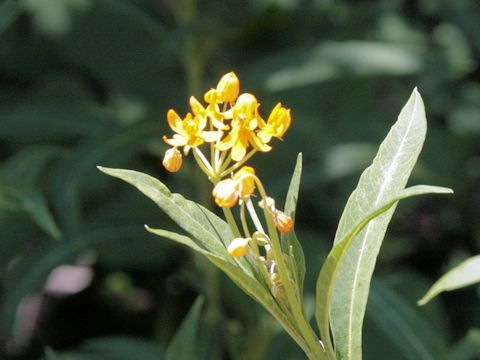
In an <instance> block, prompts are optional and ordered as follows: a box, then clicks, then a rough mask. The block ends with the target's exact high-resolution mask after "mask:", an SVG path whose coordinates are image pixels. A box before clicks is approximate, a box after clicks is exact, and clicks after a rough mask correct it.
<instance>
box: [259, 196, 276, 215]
mask: <svg viewBox="0 0 480 360" xmlns="http://www.w3.org/2000/svg"><path fill="white" fill-rule="evenodd" d="M258 206H260V207H261V208H262V209H265V210H267V211H268V212H269V213H271V214H274V213H275V211H276V209H275V200H273V199H272V198H271V197H269V196H267V198H266V199H265V200H262V201H260V202H259V203H258Z"/></svg>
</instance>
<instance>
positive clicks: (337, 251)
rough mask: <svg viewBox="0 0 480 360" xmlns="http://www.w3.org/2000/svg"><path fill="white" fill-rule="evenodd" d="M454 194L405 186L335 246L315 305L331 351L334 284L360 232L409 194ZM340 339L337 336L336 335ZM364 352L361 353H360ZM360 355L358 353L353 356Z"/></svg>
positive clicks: (422, 186) (318, 290) (323, 338)
mask: <svg viewBox="0 0 480 360" xmlns="http://www.w3.org/2000/svg"><path fill="white" fill-rule="evenodd" d="M431 193H435V194H451V193H452V190H450V189H447V188H443V187H438V186H428V185H417V186H412V187H410V188H407V189H403V190H401V191H400V192H398V193H397V194H396V195H395V196H393V197H392V198H390V199H389V200H386V201H384V202H382V203H381V204H380V205H377V207H376V208H374V209H372V210H371V212H370V213H368V214H366V215H365V217H364V218H363V219H360V220H359V221H358V222H357V223H356V224H355V225H354V226H353V227H352V229H351V230H350V232H349V233H347V234H346V235H345V236H344V238H343V239H341V240H340V241H338V242H337V243H336V244H334V246H333V249H332V250H331V251H330V253H329V254H328V257H327V260H325V263H324V264H323V266H322V270H321V271H320V275H319V277H318V281H317V299H316V305H315V309H316V310H315V317H316V319H317V324H318V327H319V328H320V334H321V336H322V340H323V341H324V343H325V347H326V349H327V352H329V353H330V354H332V355H333V353H334V349H333V345H332V343H331V341H330V335H329V332H330V316H331V314H330V310H331V305H332V303H333V301H334V300H333V299H332V295H334V289H335V288H334V286H335V285H336V280H337V277H338V275H339V271H341V270H342V263H343V261H344V258H346V257H347V256H348V252H349V251H351V249H352V248H353V246H354V244H355V241H356V239H357V236H358V235H359V234H361V233H362V231H364V230H365V229H366V228H367V227H368V226H369V225H370V224H371V223H372V221H375V220H377V219H379V218H381V217H382V216H383V215H384V214H386V213H388V211H390V209H392V208H393V207H394V206H395V205H396V204H397V202H398V201H400V200H402V199H406V198H408V197H412V196H417V195H424V194H431ZM335 340H336V338H335ZM336 345H337V343H336ZM360 356H361V354H360ZM352 358H354V359H356V358H355V357H352Z"/></svg>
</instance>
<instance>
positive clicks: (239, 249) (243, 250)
mask: <svg viewBox="0 0 480 360" xmlns="http://www.w3.org/2000/svg"><path fill="white" fill-rule="evenodd" d="M250 240H251V239H250V238H235V239H233V241H232V242H231V243H230V245H228V248H227V251H228V253H229V254H230V255H232V256H233V257H236V258H239V257H242V256H245V255H247V254H248V253H249V251H250V248H249V246H248V243H249V242H250Z"/></svg>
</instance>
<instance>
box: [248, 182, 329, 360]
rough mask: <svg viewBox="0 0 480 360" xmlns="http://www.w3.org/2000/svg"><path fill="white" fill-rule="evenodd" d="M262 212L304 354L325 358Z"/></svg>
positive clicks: (269, 220) (263, 194) (260, 188)
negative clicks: (302, 338)
mask: <svg viewBox="0 0 480 360" xmlns="http://www.w3.org/2000/svg"><path fill="white" fill-rule="evenodd" d="M254 178H255V182H256V184H257V187H258V191H259V192H260V195H261V197H262V199H263V200H264V201H266V198H267V193H266V192H265V188H264V187H263V184H262V183H261V181H260V179H258V177H256V176H255V177H254ZM263 211H264V214H265V220H266V222H267V227H268V232H269V235H270V240H271V241H272V250H273V255H274V257H275V261H276V263H277V266H278V272H279V275H280V279H281V281H282V282H283V284H284V286H285V293H286V295H287V300H288V303H289V305H290V311H291V312H292V315H293V318H294V319H295V322H296V325H297V327H298V330H299V332H300V333H301V334H302V336H303V337H304V339H305V341H306V342H307V344H308V352H306V354H307V356H308V357H309V359H316V360H318V359H322V358H325V354H324V352H323V350H322V348H321V345H320V342H319V339H318V338H317V336H316V335H315V333H314V332H313V330H312V328H311V326H310V324H309V323H308V321H307V320H306V318H305V316H304V314H303V311H302V306H301V305H300V303H299V299H298V297H297V295H296V294H295V291H294V289H293V287H292V283H291V281H290V277H289V275H288V268H287V265H286V263H285V259H284V258H283V253H282V247H281V244H280V239H279V238H278V234H277V229H276V228H275V224H274V223H273V220H272V216H271V215H270V214H269V212H268V210H267V209H266V208H264V209H263Z"/></svg>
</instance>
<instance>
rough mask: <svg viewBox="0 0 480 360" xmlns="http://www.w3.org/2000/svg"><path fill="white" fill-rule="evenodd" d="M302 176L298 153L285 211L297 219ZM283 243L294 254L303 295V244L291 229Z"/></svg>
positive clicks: (300, 290) (298, 281) (298, 280)
mask: <svg viewBox="0 0 480 360" xmlns="http://www.w3.org/2000/svg"><path fill="white" fill-rule="evenodd" d="M301 176H302V154H301V153H300V154H298V157H297V163H296V165H295V169H294V170H293V175H292V180H291V181H290V186H289V188H288V193H287V199H286V201H285V213H286V214H287V215H290V216H291V217H292V218H293V219H294V220H295V213H296V209H297V200H298V191H299V188H300V177H301ZM282 245H284V246H285V247H286V250H287V251H286V253H287V254H288V253H289V252H290V248H291V253H292V255H293V263H294V267H295V270H296V280H297V281H296V282H297V283H298V284H299V293H300V294H299V295H300V298H302V295H303V282H304V279H305V255H304V254H303V249H302V245H301V244H300V242H299V241H298V239H297V235H296V234H295V230H291V231H289V232H287V233H286V234H283V235H282Z"/></svg>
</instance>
